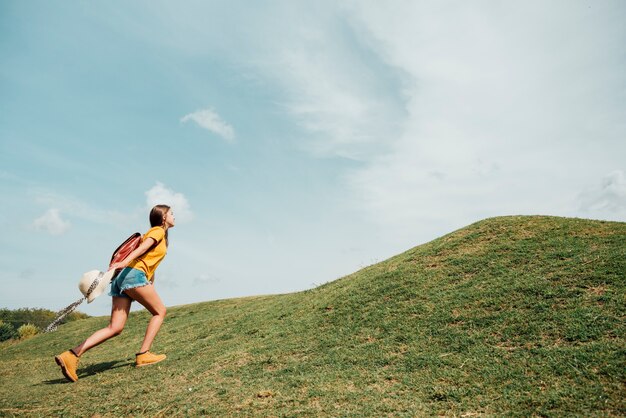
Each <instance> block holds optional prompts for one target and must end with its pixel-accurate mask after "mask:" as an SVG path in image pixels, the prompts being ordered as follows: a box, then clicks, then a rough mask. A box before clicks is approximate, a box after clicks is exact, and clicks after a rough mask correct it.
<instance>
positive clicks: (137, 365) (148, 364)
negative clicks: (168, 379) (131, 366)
mask: <svg viewBox="0 0 626 418" xmlns="http://www.w3.org/2000/svg"><path fill="white" fill-rule="evenodd" d="M165 358H167V357H165ZM165 358H162V359H161V360H158V361H154V362H152V363H144V364H136V363H135V367H143V366H152V365H153V364H157V363H160V362H162V361H163V360H165Z"/></svg>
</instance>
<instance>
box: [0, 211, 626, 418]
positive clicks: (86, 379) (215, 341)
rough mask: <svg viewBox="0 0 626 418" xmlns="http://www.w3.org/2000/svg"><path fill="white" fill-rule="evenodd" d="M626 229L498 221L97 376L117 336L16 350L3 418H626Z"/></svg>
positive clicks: (210, 305)
mask: <svg viewBox="0 0 626 418" xmlns="http://www.w3.org/2000/svg"><path fill="white" fill-rule="evenodd" d="M625 276H626V223H618V222H601V221H590V220H581V219H569V218H556V217H539V216H537V217H527V216H519V217H500V218H492V219H487V220H484V221H481V222H478V223H475V224H473V225H470V226H468V227H466V228H463V229H460V230H458V231H455V232H453V233H451V234H448V235H446V236H444V237H441V238H439V239H437V240H434V241H432V242H430V243H428V244H425V245H421V246H418V247H416V248H413V249H411V250H409V251H407V252H405V253H403V254H400V255H398V256H395V257H393V258H391V259H389V260H387V261H384V262H382V263H379V264H376V265H373V266H370V267H367V268H364V269H363V270H361V271H358V272H356V273H354V274H352V275H350V276H347V277H344V278H342V279H340V280H337V281H334V282H331V283H328V284H325V285H323V286H320V287H318V288H315V289H313V290H308V291H305V292H300V293H293V294H286V295H275V296H259V297H251V298H242V299H231V300H222V301H215V302H207V303H198V304H193V305H186V306H179V307H172V308H170V309H169V311H168V317H167V318H166V321H165V324H164V326H163V328H162V329H161V332H160V334H159V336H158V337H157V340H156V342H155V346H154V347H153V348H154V351H156V352H165V353H167V354H168V359H167V360H166V361H165V362H163V363H160V364H158V365H154V366H151V367H144V368H139V369H136V368H134V367H132V362H133V360H134V353H135V351H136V350H137V348H138V347H139V345H140V343H141V339H142V337H143V333H144V330H145V325H146V323H147V321H148V317H149V316H148V314H147V312H145V311H142V312H138V313H134V314H131V318H130V319H129V322H128V325H127V328H126V330H125V331H124V333H123V334H122V335H121V336H119V337H117V338H115V339H113V340H110V341H108V342H106V343H105V344H103V345H101V346H99V347H96V348H94V349H93V350H91V351H90V352H88V353H87V354H86V355H84V356H83V358H82V360H81V368H80V369H79V377H80V380H79V381H78V382H77V383H74V384H70V383H65V381H64V379H63V377H62V375H61V373H60V371H59V369H58V367H57V366H56V364H55V363H54V360H53V356H54V355H55V354H58V353H59V352H61V351H63V350H65V349H67V348H69V347H71V346H73V345H75V344H77V343H78V342H80V341H82V340H83V339H84V338H86V337H87V336H88V335H89V334H90V333H91V332H93V331H95V330H96V329H98V328H101V327H103V326H105V325H106V324H107V321H108V318H106V317H99V318H89V319H85V320H81V321H76V322H72V323H68V324H66V325H63V326H62V327H60V328H59V330H58V331H57V332H55V333H51V334H44V335H39V336H37V337H35V338H32V339H30V340H27V341H24V342H21V343H19V344H10V345H5V346H2V348H0V359H1V362H0V415H7V416H11V415H28V416H49V415H58V416H94V415H95V416H122V415H133V416H143V415H145V416H198V415H207V416H232V415H241V416H294V417H295V416H354V417H362V416H424V415H425V416H432V415H447V416H477V415H487V416H492V415H498V416H501V415H506V416H529V415H535V416H571V415H576V416H624V415H626V401H625V393H626V391H625V389H626V388H625V383H624V382H626V375H625V374H626V373H625V370H626V344H625V338H624V337H625V327H626V325H625V324H626V322H625V321H624V319H625V318H624V313H625V312H626V306H625V304H626V292H625V289H626V286H625Z"/></svg>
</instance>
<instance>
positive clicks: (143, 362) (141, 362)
mask: <svg viewBox="0 0 626 418" xmlns="http://www.w3.org/2000/svg"><path fill="white" fill-rule="evenodd" d="M166 357H167V356H166V355H165V354H152V353H151V352H149V351H146V352H145V353H137V354H135V366H137V367H141V366H149V365H150V364H155V363H158V362H160V361H163V360H165V358H166Z"/></svg>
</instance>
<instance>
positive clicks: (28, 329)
mask: <svg viewBox="0 0 626 418" xmlns="http://www.w3.org/2000/svg"><path fill="white" fill-rule="evenodd" d="M17 334H18V335H19V337H20V340H25V339H27V338H31V337H34V336H35V335H37V334H39V328H37V327H36V326H34V325H33V324H24V325H22V326H21V327H19V328H18V329H17Z"/></svg>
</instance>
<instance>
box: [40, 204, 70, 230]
mask: <svg viewBox="0 0 626 418" xmlns="http://www.w3.org/2000/svg"><path fill="white" fill-rule="evenodd" d="M32 226H33V227H34V228H35V229H36V230H38V231H45V232H47V233H49V234H51V235H61V234H63V233H65V232H66V231H67V230H68V229H69V228H70V226H71V224H70V223H69V222H68V221H65V220H63V219H62V218H61V214H60V212H59V210H58V209H55V208H51V209H48V211H46V213H44V214H43V215H42V216H41V217H39V218H37V219H35V220H34V221H33V223H32Z"/></svg>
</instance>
